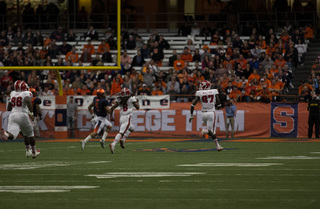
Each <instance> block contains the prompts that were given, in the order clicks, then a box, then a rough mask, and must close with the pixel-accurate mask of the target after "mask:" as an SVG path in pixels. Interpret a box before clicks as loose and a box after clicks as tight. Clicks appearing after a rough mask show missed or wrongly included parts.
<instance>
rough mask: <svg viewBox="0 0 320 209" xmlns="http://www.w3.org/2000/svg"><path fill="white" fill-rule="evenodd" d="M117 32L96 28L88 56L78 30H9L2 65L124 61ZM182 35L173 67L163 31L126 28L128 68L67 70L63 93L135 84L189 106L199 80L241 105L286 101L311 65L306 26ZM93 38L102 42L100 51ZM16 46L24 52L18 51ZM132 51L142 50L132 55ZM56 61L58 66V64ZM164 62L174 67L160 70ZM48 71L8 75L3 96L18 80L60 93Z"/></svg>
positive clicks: (110, 90) (1, 46)
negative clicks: (295, 79)
mask: <svg viewBox="0 0 320 209" xmlns="http://www.w3.org/2000/svg"><path fill="white" fill-rule="evenodd" d="M243 34H245V35H247V34H249V39H248V40H242V39H241V38H240V36H242V35H243ZM115 35H116V33H115V31H114V30H111V29H108V30H107V31H106V32H105V34H104V37H103V40H102V39H101V38H99V37H101V36H99V35H98V32H97V31H96V30H95V29H94V28H93V27H92V26H91V27H90V28H89V29H88V31H87V32H86V33H85V34H84V35H83V38H84V40H86V42H87V44H86V45H84V46H83V49H82V54H78V53H77V51H76V47H79V46H71V45H70V44H69V43H68V42H73V41H76V37H77V36H76V34H75V33H74V32H73V31H72V30H70V31H69V32H68V33H67V34H65V33H64V32H63V30H62V28H61V27H59V28H58V29H57V30H56V31H53V32H52V33H51V34H46V35H43V34H41V32H40V31H36V33H33V31H32V30H31V29H28V30H27V31H22V30H21V29H20V28H12V27H8V29H7V30H5V31H1V34H0V66H73V65H79V66H82V65H83V63H87V62H89V63H91V65H92V66H99V65H103V63H110V62H114V61H115V60H116V59H115V56H113V55H112V54H111V53H110V50H116V49H117V43H116V41H115V39H114V37H115ZM179 35H183V36H186V37H188V40H187V41H186V45H185V47H184V49H183V52H182V53H177V51H176V50H172V54H170V57H169V62H168V64H167V63H164V62H163V60H164V50H166V49H170V44H169V42H168V41H167V40H166V39H165V37H164V36H163V35H161V34H158V33H157V30H153V32H152V34H150V36H149V39H148V40H143V38H142V37H141V36H140V35H139V34H138V31H137V30H133V32H131V33H130V32H129V31H128V30H127V29H125V28H124V27H122V29H121V47H122V55H121V57H120V60H121V68H122V69H121V71H106V70H99V71H95V70H81V71H80V70H79V71H77V70H69V71H60V75H61V77H62V80H63V84H64V89H63V93H64V94H65V95H92V94H93V95H94V94H96V90H97V89H98V88H103V89H105V90H106V92H107V94H108V95H115V94H117V93H118V92H119V91H120V89H121V88H122V87H127V88H129V89H130V91H131V92H132V94H135V95H141V94H144V95H163V94H168V95H170V100H171V101H172V102H187V101H191V100H192V98H193V95H194V93H195V92H196V91H197V89H198V85H199V83H200V82H201V81H203V80H208V81H210V82H211V83H212V88H217V89H218V90H219V92H220V96H221V99H222V101H224V100H226V99H227V98H233V99H235V101H239V102H254V101H260V102H266V103H268V102H270V101H280V95H281V94H283V93H284V92H289V88H293V85H292V83H291V79H292V72H293V71H294V70H295V69H296V68H297V66H298V65H303V62H304V57H305V53H306V50H307V45H306V44H305V40H306V39H311V38H313V36H314V35H313V30H312V28H311V26H310V25H309V24H307V25H306V26H305V27H298V26H293V25H290V24H287V25H286V26H285V27H284V28H283V30H282V32H281V34H278V35H276V34H275V33H274V27H272V26H271V24H267V25H266V26H265V27H263V28H260V27H258V26H255V25H252V24H250V23H246V24H245V25H244V26H243V27H241V28H237V27H234V28H229V27H227V26H221V27H214V28H211V27H209V25H205V26H204V27H202V28H199V27H198V25H197V24H194V25H193V26H192V27H190V26H189V25H188V24H186V25H184V26H183V27H181V28H180V29H179ZM196 36H202V37H206V39H207V40H210V45H211V46H212V45H214V47H211V46H210V45H209V46H208V45H203V46H201V47H199V48H198V45H194V44H193V41H194V40H195V37H196ZM186 39H187V38H186ZM92 41H101V44H100V45H99V47H98V49H97V50H95V48H94V46H93V45H92V43H91V42H92ZM60 42H62V43H61V44H57V43H60ZM13 46H17V48H16V49H12V48H13ZM25 47H26V49H24V48H25ZM126 50H136V51H137V52H136V54H135V56H134V57H131V56H130V55H128V54H127V51H126ZM60 55H65V58H64V59H63V58H61V56H60ZM53 59H57V62H55V63H53V62H52V60H53ZM146 60H147V61H146ZM190 63H193V64H192V65H190ZM164 64H165V65H168V66H169V67H171V68H170V69H169V70H168V71H162V70H160V68H159V67H161V66H164ZM317 67H318V68H319V65H317ZM314 68H315V70H317V69H318V68H316V67H314ZM43 69H44V70H42V71H12V70H11V71H0V73H1V75H0V77H1V78H0V85H1V86H0V88H1V92H2V95H8V94H9V93H10V91H11V90H12V84H13V82H14V81H15V80H17V79H23V80H25V81H26V82H28V84H29V85H30V86H31V87H34V88H36V89H37V90H38V92H39V94H40V95H58V84H57V82H56V78H57V75H56V71H54V70H46V69H45V67H44V68H43ZM83 69H85V67H84V68H83ZM319 69H320V68H319ZM316 79H318V77H316V78H311V81H305V84H308V83H309V84H310V87H311V88H309V87H308V86H307V85H304V87H302V90H301V92H300V91H299V94H303V93H304V91H305V90H306V89H305V86H307V87H308V93H309V94H310V92H311V91H312V90H313V89H317V88H318V89H320V88H319V86H317V87H315V86H313V85H314V83H315V82H314V80H316ZM310 82H311V83H310ZM306 91H307V90H306ZM319 91H320V90H319Z"/></svg>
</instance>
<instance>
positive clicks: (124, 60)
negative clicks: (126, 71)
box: [120, 50, 132, 66]
mask: <svg viewBox="0 0 320 209" xmlns="http://www.w3.org/2000/svg"><path fill="white" fill-rule="evenodd" d="M131 62H132V59H131V56H130V55H128V54H127V50H123V52H122V55H121V56H120V63H121V65H123V66H125V65H126V64H129V65H131Z"/></svg>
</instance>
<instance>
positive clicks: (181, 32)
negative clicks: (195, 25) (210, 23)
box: [178, 22, 191, 36]
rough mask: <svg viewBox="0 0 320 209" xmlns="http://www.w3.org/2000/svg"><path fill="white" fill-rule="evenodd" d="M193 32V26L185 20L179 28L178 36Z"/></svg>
mask: <svg viewBox="0 0 320 209" xmlns="http://www.w3.org/2000/svg"><path fill="white" fill-rule="evenodd" d="M190 34H191V27H190V25H189V23H188V22H185V23H184V25H182V26H181V27H180V28H179V30H178V36H188V35H190Z"/></svg>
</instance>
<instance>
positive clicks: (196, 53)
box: [192, 49, 201, 62]
mask: <svg viewBox="0 0 320 209" xmlns="http://www.w3.org/2000/svg"><path fill="white" fill-rule="evenodd" d="M192 62H201V55H200V53H199V49H195V50H194V53H193V57H192Z"/></svg>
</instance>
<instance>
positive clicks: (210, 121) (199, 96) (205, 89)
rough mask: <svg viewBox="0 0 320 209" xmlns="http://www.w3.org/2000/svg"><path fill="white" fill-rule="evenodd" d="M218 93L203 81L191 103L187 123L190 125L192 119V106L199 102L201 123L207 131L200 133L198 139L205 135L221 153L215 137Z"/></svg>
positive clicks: (218, 105) (218, 103)
mask: <svg viewBox="0 0 320 209" xmlns="http://www.w3.org/2000/svg"><path fill="white" fill-rule="evenodd" d="M218 94H219V92H218V91H217V89H211V83H210V82H208V81H203V82H201V83H200V85H199V91H197V92H196V98H195V99H194V100H193V101H192V104H191V109H190V113H191V116H190V119H189V122H190V123H191V122H192V120H193V119H194V116H193V111H194V106H195V105H196V104H197V103H198V102H199V101H200V102H201V105H202V121H203V122H204V123H205V124H206V126H207V129H206V130H203V129H201V130H200V131H201V132H200V135H199V136H200V137H202V136H203V134H204V133H207V134H208V135H209V136H211V138H212V140H213V141H214V142H215V144H216V147H217V150H218V151H222V150H223V147H221V146H220V144H219V142H218V139H217V136H216V126H215V125H216V124H215V119H216V114H215V110H216V107H217V108H219V107H220V106H221V104H220V99H219V95H218Z"/></svg>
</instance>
